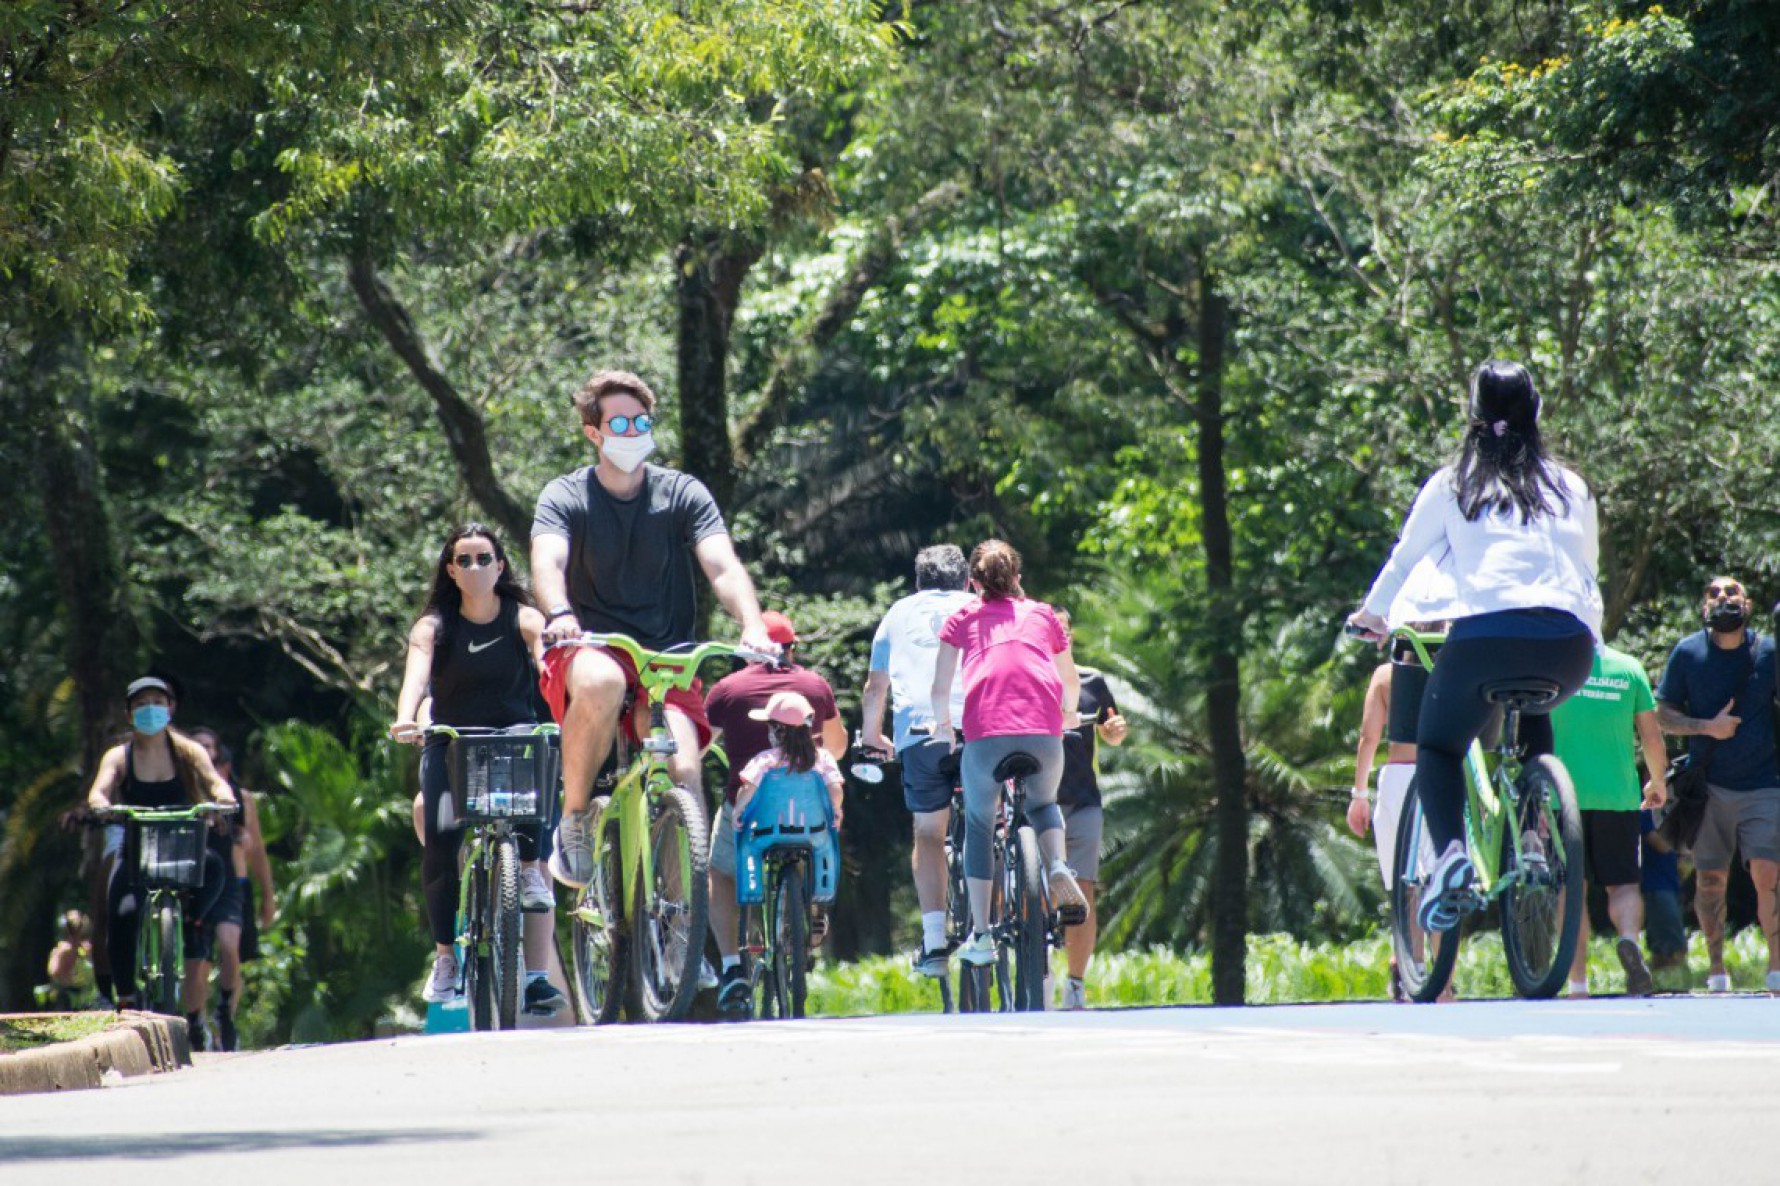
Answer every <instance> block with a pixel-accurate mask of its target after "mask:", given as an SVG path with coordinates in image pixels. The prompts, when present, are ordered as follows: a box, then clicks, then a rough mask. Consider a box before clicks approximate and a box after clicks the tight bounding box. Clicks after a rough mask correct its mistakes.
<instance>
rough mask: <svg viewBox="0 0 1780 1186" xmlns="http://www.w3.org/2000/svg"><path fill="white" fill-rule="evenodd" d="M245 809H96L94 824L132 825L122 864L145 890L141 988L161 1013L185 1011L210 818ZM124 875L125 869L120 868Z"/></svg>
mask: <svg viewBox="0 0 1780 1186" xmlns="http://www.w3.org/2000/svg"><path fill="white" fill-rule="evenodd" d="M240 810H241V808H240V806H239V805H238V804H235V803H195V804H193V805H192V806H190V807H132V806H130V805H128V804H123V803H115V804H112V805H111V806H110V807H105V808H100V809H97V810H95V811H93V812H92V814H91V816H90V819H91V821H92V822H93V823H94V824H100V825H103V824H123V825H124V827H125V828H126V829H127V831H126V833H125V838H124V851H123V853H122V855H121V857H120V860H121V861H122V862H123V863H122V865H121V866H120V868H124V869H134V870H135V878H136V887H137V888H138V889H140V890H141V891H142V892H143V894H144V901H143V902H142V903H141V904H140V905H139V907H138V909H139V911H140V913H139V915H138V917H139V918H140V919H141V925H140V926H139V927H138V929H137V932H136V991H137V993H138V994H139V999H140V1000H141V1001H142V1002H143V1004H144V1006H145V1007H146V1008H147V1009H149V1010H150V1011H152V1012H155V1013H165V1014H168V1015H169V1016H175V1017H177V1016H179V1015H180V1014H181V1013H182V1012H183V1011H184V1006H183V1004H182V1002H181V999H180V998H181V995H182V993H183V991H184V986H185V895H187V894H190V893H193V892H194V891H196V890H197V889H198V888H199V887H200V886H202V885H203V884H204V857H205V852H206V849H207V841H208V838H209V835H210V820H211V818H213V817H217V816H232V815H235V814H236V813H237V812H239V811H240ZM118 875H119V876H124V874H122V873H119V874H118Z"/></svg>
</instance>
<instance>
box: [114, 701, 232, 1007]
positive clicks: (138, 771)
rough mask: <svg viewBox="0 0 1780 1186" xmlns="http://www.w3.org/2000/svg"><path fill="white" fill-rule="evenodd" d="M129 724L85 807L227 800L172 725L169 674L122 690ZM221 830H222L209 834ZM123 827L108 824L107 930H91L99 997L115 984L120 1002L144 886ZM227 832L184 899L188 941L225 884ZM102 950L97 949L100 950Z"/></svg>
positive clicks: (130, 974) (200, 930)
mask: <svg viewBox="0 0 1780 1186" xmlns="http://www.w3.org/2000/svg"><path fill="white" fill-rule="evenodd" d="M124 704H125V706H126V707H127V708H128V709H129V711H130V724H131V731H130V734H129V736H128V737H127V738H125V740H124V741H123V742H122V743H120V744H118V745H114V746H112V747H111V748H110V749H109V750H107V751H106V752H105V756H104V757H102V758H101V759H99V772H98V773H97V774H96V775H94V776H93V785H92V786H91V787H89V788H88V789H87V806H88V807H91V808H93V809H95V810H103V809H105V808H107V807H111V806H114V805H121V806H125V807H185V806H189V805H191V804H194V803H202V802H206V801H211V800H214V801H216V802H223V803H232V802H234V799H235V794H234V792H233V791H231V790H229V787H228V784H227V783H225V782H223V780H222V779H221V778H219V777H218V776H217V773H216V769H215V767H213V766H212V765H211V764H210V756H209V755H208V754H206V753H205V752H204V748H203V747H202V746H200V745H199V744H198V743H197V742H195V741H193V740H192V739H191V738H189V737H186V736H185V735H184V734H181V733H177V732H175V731H174V730H173V729H172V727H171V725H172V722H173V710H174V708H175V707H176V701H175V698H174V694H173V687H172V685H171V684H169V683H168V682H167V681H166V680H163V679H159V678H157V677H155V676H144V677H143V678H141V679H139V680H137V681H135V682H134V683H132V684H131V685H130V686H129V688H128V690H127V691H126V692H125V693H124ZM213 835H217V836H219V837H223V834H221V833H214V834H213ZM123 836H124V829H123V828H122V827H119V828H117V829H116V830H115V831H112V830H110V829H108V830H107V841H106V846H105V848H106V853H107V857H108V863H109V866H110V867H109V871H108V874H107V876H108V878H109V881H108V884H107V887H106V895H105V933H104V934H103V935H102V936H101V935H95V936H94V942H93V951H94V965H95V966H94V968H93V978H94V980H95V982H96V983H97V985H98V989H99V993H100V995H101V996H111V995H112V994H113V992H114V991H115V994H116V1001H117V1003H118V1005H119V1007H120V1008H121V1007H126V1006H128V1007H132V1008H133V1007H134V1006H135V1003H136V935H137V930H138V928H139V927H140V925H141V918H142V910H141V906H142V893H141V889H140V887H139V886H138V884H137V876H136V860H135V852H134V849H133V847H132V846H130V845H127V844H123V843H120V842H121V841H122V839H123ZM226 843H227V841H226V837H223V838H221V839H219V840H218V842H217V843H214V844H212V845H211V846H210V848H209V850H208V851H207V852H206V853H205V855H204V880H203V884H201V885H200V886H199V887H198V888H197V889H196V890H194V891H192V894H191V899H190V901H189V902H187V904H186V918H185V946H186V950H187V951H188V952H192V953H201V952H202V951H203V950H204V946H203V945H204V940H205V937H206V928H205V927H204V926H203V923H204V920H205V917H206V916H207V915H208V914H209V912H210V911H211V910H212V909H213V908H214V907H215V906H216V903H217V901H218V899H219V898H221V897H222V893H223V890H224V889H226V888H227V886H228V880H227V878H228V873H229V870H228V868H227V866H226V865H225V864H224V861H223V855H222V853H223V846H224V845H225V844H226ZM101 952H102V953H103V955H102V956H101V954H100V953H101Z"/></svg>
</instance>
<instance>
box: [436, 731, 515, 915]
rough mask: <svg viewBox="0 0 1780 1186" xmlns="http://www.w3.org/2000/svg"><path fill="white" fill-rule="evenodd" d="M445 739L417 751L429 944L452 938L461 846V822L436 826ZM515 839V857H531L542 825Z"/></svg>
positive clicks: (444, 792)
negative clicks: (517, 850) (418, 755)
mask: <svg viewBox="0 0 1780 1186" xmlns="http://www.w3.org/2000/svg"><path fill="white" fill-rule="evenodd" d="M449 741H450V739H449V738H445V737H435V738H432V739H429V740H428V741H427V743H426V748H425V749H424V750H422V751H421V754H420V798H421V813H420V815H421V832H422V835H423V837H424V840H423V844H422V848H421V853H420V888H421V893H422V895H423V896H424V897H425V899H426V918H427V925H428V926H429V927H431V929H432V932H433V942H434V943H438V944H442V945H449V944H451V943H452V942H454V941H455V940H456V939H457V895H458V881H459V878H458V872H457V854H458V852H459V851H460V850H461V849H462V848H463V846H464V833H463V826H462V825H461V824H458V823H455V822H451V821H446V822H447V823H448V824H449V826H441V821H440V814H441V812H440V808H441V806H444V807H447V808H448V807H449V805H450V803H451V770H450V767H449V765H448V763H447V761H446V749H445V747H446V746H447V745H448V744H449ZM513 831H514V834H515V835H516V836H517V838H518V840H519V859H520V860H522V861H535V860H537V859H538V851H539V849H540V848H542V846H543V839H544V826H543V825H542V824H530V825H526V826H522V827H516V828H514V829H513Z"/></svg>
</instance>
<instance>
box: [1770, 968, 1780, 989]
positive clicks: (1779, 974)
mask: <svg viewBox="0 0 1780 1186" xmlns="http://www.w3.org/2000/svg"><path fill="white" fill-rule="evenodd" d="M1768 991H1769V992H1780V970H1773V971H1769V972H1768Z"/></svg>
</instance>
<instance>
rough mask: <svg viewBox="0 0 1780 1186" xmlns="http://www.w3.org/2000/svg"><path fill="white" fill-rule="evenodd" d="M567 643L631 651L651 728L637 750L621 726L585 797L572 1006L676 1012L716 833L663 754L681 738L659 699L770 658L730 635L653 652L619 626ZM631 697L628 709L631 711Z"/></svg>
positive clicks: (609, 1012) (586, 1020)
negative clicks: (585, 840) (586, 872)
mask: <svg viewBox="0 0 1780 1186" xmlns="http://www.w3.org/2000/svg"><path fill="white" fill-rule="evenodd" d="M557 645H560V646H591V647H604V648H607V649H609V650H612V651H617V652H619V653H622V654H624V655H626V656H628V657H629V658H630V660H631V662H632V663H633V664H634V665H635V667H636V670H637V673H638V682H639V683H640V684H641V686H642V689H643V691H644V693H645V694H646V695H647V696H648V700H649V736H648V737H646V738H644V739H643V741H642V744H641V745H640V746H639V747H638V750H637V752H636V753H635V754H632V753H631V744H630V742H629V739H628V738H627V736H626V731H625V729H624V728H622V727H621V728H619V729H618V732H617V738H616V740H615V741H614V744H613V760H612V764H611V765H609V766H608V767H607V769H608V770H609V771H612V772H614V773H611V774H607V775H603V776H602V778H601V779H600V781H599V782H598V783H597V784H596V786H595V797H594V799H593V801H592V803H591V805H590V815H591V819H592V824H591V828H590V833H591V836H592V840H593V876H592V877H591V878H590V879H589V880H588V883H587V886H586V888H584V889H582V890H581V891H580V893H579V894H578V895H577V896H576V900H575V905H574V908H573V910H572V911H571V912H570V927H571V932H572V941H571V944H570V947H571V950H572V953H573V957H574V958H573V963H574V978H573V988H574V995H575V1010H576V1013H577V1015H578V1016H579V1018H580V1020H581V1023H582V1024H583V1025H601V1024H605V1023H607V1022H612V1021H616V1020H618V1018H619V1015H620V1013H621V1012H622V1011H628V1013H629V1015H630V1016H631V1018H632V1019H635V1020H642V1021H677V1020H679V1019H680V1018H682V1017H684V1016H686V1014H687V1012H688V1011H690V1010H691V1008H692V1002H693V998H694V997H696V996H697V995H698V979H699V967H700V965H701V964H702V962H703V960H704V948H705V932H706V927H707V917H708V916H707V911H708V908H709V901H708V897H709V893H710V889H709V886H708V884H707V880H706V873H707V868H708V865H709V860H710V833H709V829H708V828H707V827H706V824H705V813H704V809H703V808H702V807H701V806H700V805H699V802H698V800H697V799H696V798H694V796H693V795H692V793H691V792H690V791H687V790H685V789H684V788H682V787H678V786H675V785H674V781H673V778H672V777H671V776H670V775H669V773H668V767H667V759H668V756H669V755H671V754H673V753H675V752H677V750H678V748H679V747H678V745H677V743H676V742H675V741H674V738H673V734H671V733H670V732H669V731H668V727H667V721H666V717H665V710H664V702H665V700H666V697H667V693H668V692H669V691H671V690H673V689H676V688H678V689H689V688H691V687H692V684H693V681H694V680H696V679H697V678H698V672H699V669H700V667H702V666H703V665H704V664H705V663H706V662H707V661H708V660H711V659H715V658H729V657H731V656H734V657H739V658H743V659H760V660H767V659H770V658H771V656H767V655H758V656H757V655H755V654H754V653H753V652H750V651H746V650H743V649H741V648H739V647H735V646H731V645H729V644H727V643H719V642H706V643H699V644H698V645H697V646H693V647H692V648H691V649H689V650H677V649H676V650H669V651H663V652H659V653H652V652H649V651H646V650H644V649H643V648H642V647H641V646H639V645H638V644H637V643H636V642H635V641H634V640H632V639H630V638H627V637H626V636H624V635H622V634H585V635H582V636H581V637H580V638H579V639H573V640H570V641H568V642H565V643H560V644H557ZM630 712H631V705H630V703H629V702H628V701H627V702H626V704H625V707H624V709H623V717H624V718H625V719H628V717H629V714H630Z"/></svg>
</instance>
